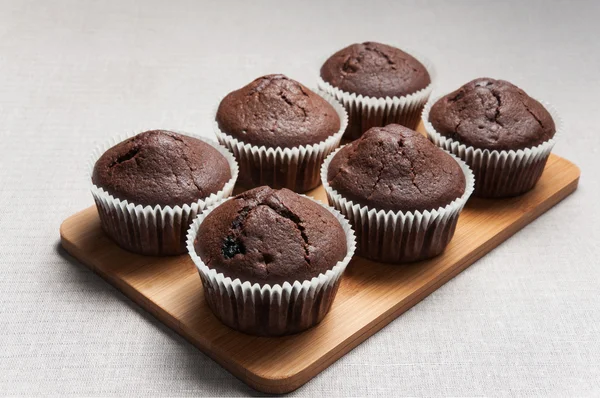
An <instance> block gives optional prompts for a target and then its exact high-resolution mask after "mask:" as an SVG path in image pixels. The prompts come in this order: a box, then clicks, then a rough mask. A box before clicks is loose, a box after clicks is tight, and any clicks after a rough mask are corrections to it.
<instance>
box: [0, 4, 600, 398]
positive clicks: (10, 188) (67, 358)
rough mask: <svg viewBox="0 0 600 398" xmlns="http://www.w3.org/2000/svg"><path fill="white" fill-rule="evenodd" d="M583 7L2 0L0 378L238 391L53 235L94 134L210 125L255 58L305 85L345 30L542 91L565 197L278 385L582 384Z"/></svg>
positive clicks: (598, 317)
mask: <svg viewBox="0 0 600 398" xmlns="http://www.w3.org/2000/svg"><path fill="white" fill-rule="evenodd" d="M599 18H600V3H599V2H597V1H589V2H587V3H586V2H580V3H575V2H566V1H565V2H558V1H557V2H542V1H527V2H524V1H523V2H522V1H517V0H514V1H508V2H498V1H489V2H483V1H482V2H480V1H458V2H446V1H441V0H440V1H392V0H389V1H385V2H384V1H350V2H341V1H339V2H290V3H286V2H278V1H272V2H262V1H259V2H243V1H237V2H234V1H231V2H230V1H223V2H214V3H209V2H199V1H166V0H165V1H157V0H151V1H150V0H146V1H131V0H119V1H117V0H112V1H103V2H95V1H75V0H73V1H67V0H59V1H53V2H50V1H41V0H40V1H26V0H23V1H18V0H15V1H4V0H0V395H60V396H67V395H73V396H82V395H95V396H106V395H121V396H122V395H128V396H155V395H157V396H158V395H161V396H182V395H190V396H191V395H194V396H203V395H206V396H215V395H228V396H232V395H233V396H235V395H247V394H253V393H254V392H253V391H252V390H251V389H249V388H248V387H246V386H245V385H244V384H243V383H241V382H240V381H238V380H237V379H235V378H234V377H233V376H231V375H230V374H229V373H228V372H226V371H225V370H223V369H222V368H220V367H219V366H218V365H217V364H216V363H214V362H213V361H212V360H210V359H209V358H207V357H206V356H205V355H203V354H202V353H200V352H199V351H198V350H197V349H195V348H194V347H192V346H191V345H190V344H188V343H187V342H186V341H185V340H183V339H182V338H180V337H179V336H177V335H176V334H175V333H173V332H171V331H170V330H169V329H168V328H166V327H165V326H163V325H162V324H161V323H159V322H157V321H156V320H155V319H154V318H152V317H151V316H150V315H148V314H147V313H145V312H144V311H142V310H140V309H139V308H138V307H137V306H136V305H135V304H133V303H131V302H130V301H129V300H128V299H126V298H125V297H124V296H123V295H122V294H121V293H119V292H118V291H116V290H115V289H113V288H112V287H111V286H110V285H108V284H107V283H105V282H104V281H103V280H102V279H100V278H99V277H98V276H96V275H95V274H93V273H91V272H90V271H88V270H87V269H86V268H84V267H83V266H80V265H79V264H77V262H75V261H74V260H72V259H71V258H69V257H68V256H67V255H66V254H65V253H64V252H63V251H62V250H61V249H60V246H59V234H58V229H59V225H60V223H61V221H62V220H63V219H65V218H66V217H68V216H69V215H71V214H73V213H74V212H76V211H78V210H81V209H83V208H85V207H87V206H90V205H91V204H92V198H91V195H90V193H89V191H88V186H87V181H86V163H87V160H88V156H89V153H90V151H91V149H92V148H93V146H94V145H95V143H97V142H101V141H103V140H105V139H106V138H107V137H109V136H113V135H115V134H118V133H122V132H127V131H131V130H137V129H144V128H170V129H180V130H187V131H193V132H196V133H200V134H204V135H207V136H209V135H211V134H212V132H211V121H210V116H211V112H212V110H213V108H214V106H215V101H216V100H217V98H218V97H219V96H222V95H224V94H226V93H227V92H229V91H230V90H232V89H234V88H238V87H240V86H242V85H244V84H245V83H247V82H249V81H250V80H252V79H254V78H255V77H258V76H260V75H263V74H266V73H275V72H282V73H285V74H287V75H289V76H291V77H293V78H295V79H297V80H300V81H302V82H304V83H306V84H307V85H309V86H314V82H315V80H316V77H317V75H318V71H319V66H320V63H321V62H322V61H323V60H324V59H325V57H327V56H328V55H329V54H331V53H332V52H334V51H335V50H337V49H339V48H341V47H343V46H345V45H347V44H349V43H353V42H357V41H366V40H376V41H382V42H388V43H394V44H398V45H399V46H405V47H408V48H413V49H417V50H418V51H419V52H420V53H422V54H425V55H426V56H427V57H428V58H429V59H431V61H432V62H433V63H434V64H435V65H436V67H437V71H438V76H439V79H438V85H437V90H436V92H447V91H449V90H452V89H455V88H457V87H458V86H460V85H461V84H463V83H465V82H466V81H468V80H470V79H472V78H475V77H479V76H486V75H487V76H491V77H500V78H505V79H507V80H510V81H512V82H514V83H516V84H517V85H519V86H521V87H522V88H524V89H525V90H526V91H528V92H529V93H530V94H532V95H535V96H537V97H539V98H542V99H544V100H546V101H548V102H551V103H552V104H554V105H555V106H556V108H557V109H558V110H559V111H560V112H561V114H562V115H563V117H564V120H565V124H566V126H567V128H566V133H565V135H564V136H562V137H561V139H560V142H559V143H558V145H557V147H556V150H555V152H556V153H558V154H560V155H562V156H565V157H567V158H568V159H570V160H572V161H574V162H575V163H577V164H578V165H579V166H580V167H581V169H582V179H581V183H580V187H579V189H578V191H577V192H576V193H574V194H573V195H572V196H570V197H569V198H567V199H566V200H565V201H564V202H562V203H560V204H559V205H558V206H556V207H555V208H553V209H551V210H550V211H549V212H548V213H547V214H545V215H544V216H542V217H541V218H540V219H538V220H536V221H535V222H533V223H532V224H531V225H529V226H527V227H526V228H525V229H524V230H522V231H521V232H519V233H518V234H516V235H515V236H514V237H512V238H511V239H509V240H508V241H507V242H506V243H504V244H502V245H501V246H500V247H498V248H497V249H496V250H494V251H493V252H492V253H490V254H489V255H487V256H486V257H485V258H483V259H482V260H480V261H478V262H477V263H475V264H474V265H473V266H471V267H470V268H469V269H467V270H466V271H465V272H463V273H462V274H461V275H459V276H458V277H456V278H455V279H454V280H452V281H451V282H449V283H448V284H446V285H445V286H443V287H442V288H440V289H439V290H438V291H436V292H435V293H433V294H432V295H431V296H430V297H428V298H427V299H425V300H424V301H423V302H422V303H420V304H418V305H417V306H415V307H414V308H413V309H411V310H410V311H408V312H407V313H406V314H404V315H403V316H401V317H400V318H399V319H397V320H396V321H394V322H392V323H391V324H390V325H389V326H387V327H386V328H385V329H384V330H382V331H381V332H379V333H378V334H377V335H375V336H373V337H372V338H370V339H369V340H367V341H366V342H364V343H363V344H361V345H360V346H359V347H358V348H356V349H355V350H354V351H352V352H351V353H350V354H348V355H346V356H345V357H343V358H342V359H341V360H339V361H338V362H337V363H335V364H334V365H332V366H331V367H330V368H328V369H326V370H325V371H324V372H323V373H321V374H320V375H319V376H317V377H316V378H315V379H314V380H312V381H311V382H309V383H308V384H307V385H305V386H304V387H302V388H301V389H300V390H298V391H297V392H295V393H294V394H296V395H299V396H300V395H302V396H304V395H306V396H318V397H320V396H365V395H382V396H383V395H386V396H387V395H395V396H483V395H485V396H545V395H549V396H567V395H573V396H575V395H577V396H600V287H599V286H600V259H599V255H600V250H599V242H600V226H599V225H600V212H599V211H598V200H597V198H598V197H599V195H600V178H599V177H598V174H599V172H600V167H599V166H600V160H599V158H600V152H599V151H598V148H599V146H600V130H599V124H598V98H599V97H600V90H599V87H600V79H599V76H600V75H599V72H598V71H599V70H600V50H599V47H598V37H599V36H600V25H599V24H598V19H599Z"/></svg>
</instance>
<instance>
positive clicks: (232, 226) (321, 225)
mask: <svg viewBox="0 0 600 398" xmlns="http://www.w3.org/2000/svg"><path fill="white" fill-rule="evenodd" d="M354 248H355V242H354V237H353V234H352V230H351V228H350V225H349V224H348V223H347V221H346V220H345V219H344V218H343V217H342V216H341V215H340V214H339V213H338V212H336V211H335V210H333V209H329V208H326V207H324V206H323V205H321V204H318V203H317V202H315V201H313V200H311V199H308V198H306V197H303V196H300V195H298V194H295V193H294V192H292V191H290V190H287V189H282V190H279V191H277V190H273V189H271V188H269V187H259V188H255V189H253V190H250V191H247V192H245V193H243V194H240V195H238V196H236V197H235V198H233V199H230V200H227V201H225V202H223V203H222V204H221V205H219V206H217V207H216V208H214V209H213V210H210V211H209V212H207V213H204V214H203V215H201V216H200V217H199V218H198V219H197V220H196V221H195V222H194V224H192V227H191V228H190V233H189V236H188V250H189V252H190V256H191V258H192V260H193V261H194V263H195V264H196V266H197V267H198V271H199V273H200V277H201V279H202V283H203V286H204V295H205V297H206V301H207V303H208V305H209V307H210V308H211V310H212V311H213V313H214V314H215V316H217V318H219V319H220V320H221V321H222V322H223V323H225V324H226V325H228V326H229V327H231V328H234V329H236V330H239V331H242V332H245V333H249V334H254V335H265V336H278V335H284V334H291V333H297V332H300V331H302V330H305V329H307V328H309V327H312V326H314V325H316V324H317V323H318V322H320V321H321V320H322V319H323V317H324V316H325V315H326V314H327V312H328V311H329V309H330V307H331V304H332V302H333V300H334V298H335V294H336V292H337V289H338V286H339V282H340V278H341V275H342V273H343V272H344V269H345V268H346V265H347V264H348V262H349V261H350V258H351V257H352V254H353V253H354Z"/></svg>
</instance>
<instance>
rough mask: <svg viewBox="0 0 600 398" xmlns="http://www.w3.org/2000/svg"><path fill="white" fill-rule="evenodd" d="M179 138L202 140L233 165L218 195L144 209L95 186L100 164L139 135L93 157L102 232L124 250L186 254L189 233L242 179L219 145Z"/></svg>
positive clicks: (106, 146) (93, 188)
mask: <svg viewBox="0 0 600 398" xmlns="http://www.w3.org/2000/svg"><path fill="white" fill-rule="evenodd" d="M177 133H179V134H184V135H188V136H190V137H193V138H196V139H199V140H202V141H204V142H206V143H207V144H209V145H211V146H212V147H213V148H215V149H216V150H217V151H219V153H221V154H222V155H223V156H224V157H225V159H227V162H228V163H229V169H230V171H231V178H230V179H229V181H227V183H225V185H224V186H223V189H221V190H220V191H219V192H217V193H213V194H211V195H210V196H209V197H207V198H204V199H201V200H198V201H197V202H195V203H189V204H184V205H182V206H174V207H171V206H159V205H156V206H142V205H139V204H135V203H132V202H129V201H127V200H121V199H119V198H116V197H114V196H113V195H111V194H110V193H109V192H107V191H105V190H104V189H102V188H101V187H98V186H96V185H95V184H93V183H91V181H92V173H93V170H94V165H95V164H96V161H97V160H98V159H99V158H100V156H102V154H103V153H104V152H106V151H107V150H108V149H109V148H111V147H113V146H115V145H116V144H118V143H120V142H122V141H124V140H126V139H128V138H131V137H133V136H134V135H136V134H137V133H131V134H127V135H122V136H119V137H113V138H112V139H111V140H109V141H108V142H106V143H104V144H103V145H100V146H98V147H97V148H96V149H95V150H94V151H93V153H92V156H91V158H90V162H89V175H88V178H89V181H90V183H91V191H92V195H93V196H94V201H95V202H96V207H97V209H98V214H99V215H100V222H101V225H102V229H103V230H104V231H105V232H106V233H107V234H108V236H109V237H110V238H111V239H112V240H113V241H115V242H116V243H117V244H118V245H119V246H121V247H122V248H124V249H126V250H128V251H131V252H134V253H139V254H145V255H153V256H166V255H177V254H183V253H185V252H186V248H185V238H186V234H187V230H188V228H189V226H190V224H191V223H192V221H193V220H194V218H195V217H196V216H197V214H198V213H200V212H202V211H203V210H204V209H205V208H207V207H208V206H210V205H212V204H213V203H216V202H218V201H219V200H222V199H223V198H227V197H229V196H230V195H231V193H232V192H233V187H234V185H235V182H236V180H237V176H238V165H237V163H236V161H235V158H234V157H233V155H232V154H231V153H230V152H229V151H228V150H227V149H226V148H224V147H222V146H221V145H219V144H218V143H217V142H215V141H212V140H209V139H206V138H202V137H198V136H195V135H193V134H188V133H184V132H179V131H177Z"/></svg>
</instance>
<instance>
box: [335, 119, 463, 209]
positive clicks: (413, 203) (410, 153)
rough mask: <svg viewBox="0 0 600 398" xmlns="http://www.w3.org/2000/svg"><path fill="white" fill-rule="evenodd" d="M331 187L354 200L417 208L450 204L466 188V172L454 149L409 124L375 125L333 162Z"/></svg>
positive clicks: (376, 205) (379, 205)
mask: <svg viewBox="0 0 600 398" xmlns="http://www.w3.org/2000/svg"><path fill="white" fill-rule="evenodd" d="M327 173H328V174H327V180H328V182H329V185H330V186H331V188H333V189H335V190H336V191H337V192H338V193H339V194H340V195H342V196H343V197H345V198H346V199H348V200H351V201H353V202H354V203H359V204H360V205H363V206H368V207H371V208H375V209H377V210H391V211H402V212H407V211H410V212H414V211H424V210H433V209H437V208H439V207H443V206H446V205H448V204H449V203H451V202H452V201H453V200H455V199H457V198H459V197H461V196H462V195H463V193H464V192H465V184H466V182H465V176H464V173H463V171H462V169H461V168H460V166H459V164H458V163H457V162H456V160H454V159H453V158H452V157H451V156H450V155H449V154H447V153H446V152H444V151H442V150H441V149H439V148H437V147H436V146H435V145H433V144H432V143H431V142H430V141H429V140H427V138H425V137H424V136H422V135H421V134H419V133H417V132H416V131H413V130H411V129H409V128H406V127H403V126H400V125H397V124H390V125H388V126H385V127H374V128H372V129H370V130H368V131H367V132H366V133H365V134H364V135H363V136H362V137H361V138H360V139H358V140H356V141H354V142H352V143H350V144H348V145H346V146H345V147H343V148H342V149H340V150H339V152H338V153H337V154H336V155H335V156H334V158H333V159H332V160H331V163H330V164H329V168H328V172H327Z"/></svg>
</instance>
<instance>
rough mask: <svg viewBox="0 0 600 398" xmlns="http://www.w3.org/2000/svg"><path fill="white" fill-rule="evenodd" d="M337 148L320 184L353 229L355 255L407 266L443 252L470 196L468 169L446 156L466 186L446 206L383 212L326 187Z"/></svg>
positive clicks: (461, 163) (323, 171)
mask: <svg viewBox="0 0 600 398" xmlns="http://www.w3.org/2000/svg"><path fill="white" fill-rule="evenodd" d="M342 148H343V147H342ZM340 149H341V148H339V149H338V150H336V151H335V152H333V153H332V154H331V155H329V156H328V157H327V159H325V162H324V163H323V166H322V167H321V182H322V183H323V187H324V188H325V192H326V193H327V198H328V200H329V204H330V205H332V206H333V207H334V208H335V209H336V210H338V211H339V212H340V213H342V214H343V215H344V216H346V218H348V220H349V222H350V224H351V225H352V228H354V231H355V232H356V243H357V254H358V255H359V256H361V257H365V258H368V259H371V260H375V261H380V262H386V263H407V262H413V261H419V260H424V259H427V258H431V257H434V256H437V255H438V254H440V253H441V252H443V251H444V249H445V248H446V246H447V245H448V243H449V242H450V240H451V239H452V236H453V235H454V230H455V228H456V222H457V221H458V216H459V214H460V212H461V211H462V209H463V208H464V206H465V203H467V200H468V199H469V196H471V194H472V193H473V187H474V178H473V173H472V172H471V169H469V166H467V165H466V164H465V163H464V162H463V161H461V160H460V159H459V158H457V157H456V156H454V155H452V154H450V155H451V156H452V157H453V158H454V159H455V160H456V162H457V163H458V164H459V166H460V168H461V170H462V171H463V173H464V175H465V182H466V185H465V192H464V193H463V195H462V196H461V197H459V198H456V199H455V200H454V201H452V202H450V203H449V204H448V205H446V206H443V207H439V208H437V209H431V210H426V211H414V212H400V211H398V212H394V211H391V210H390V211H385V210H378V209H376V208H372V207H369V206H362V205H360V204H357V203H354V202H353V201H351V200H347V199H346V198H344V197H343V196H342V195H341V194H339V193H338V192H337V191H336V190H335V189H333V188H332V187H331V185H329V182H328V179H327V170H328V169H329V164H330V163H331V160H332V159H333V157H334V156H335V154H336V153H337V152H338V151H339V150H340Z"/></svg>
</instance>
